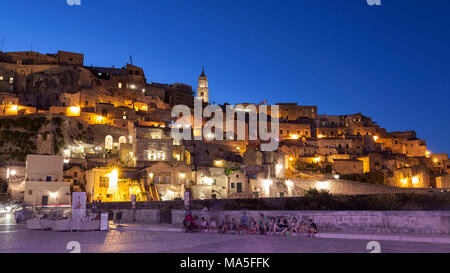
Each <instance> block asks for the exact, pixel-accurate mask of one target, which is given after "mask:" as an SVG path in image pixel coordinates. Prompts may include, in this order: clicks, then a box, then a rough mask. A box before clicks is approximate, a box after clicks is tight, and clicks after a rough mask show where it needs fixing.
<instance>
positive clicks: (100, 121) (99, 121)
mask: <svg viewBox="0 0 450 273" xmlns="http://www.w3.org/2000/svg"><path fill="white" fill-rule="evenodd" d="M95 121H97V122H98V123H102V122H103V117H102V116H97V117H96V118H95Z"/></svg>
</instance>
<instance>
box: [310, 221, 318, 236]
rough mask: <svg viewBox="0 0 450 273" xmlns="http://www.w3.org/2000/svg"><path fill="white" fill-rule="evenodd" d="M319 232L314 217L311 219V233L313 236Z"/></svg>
mask: <svg viewBox="0 0 450 273" xmlns="http://www.w3.org/2000/svg"><path fill="white" fill-rule="evenodd" d="M316 233H317V225H316V224H315V223H314V221H313V219H309V235H310V236H311V238H314V237H316V236H315V234H316Z"/></svg>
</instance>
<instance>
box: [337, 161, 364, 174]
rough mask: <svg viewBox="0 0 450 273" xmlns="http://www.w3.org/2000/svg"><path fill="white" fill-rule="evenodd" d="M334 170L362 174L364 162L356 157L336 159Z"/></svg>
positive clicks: (340, 172) (339, 172)
mask: <svg viewBox="0 0 450 273" xmlns="http://www.w3.org/2000/svg"><path fill="white" fill-rule="evenodd" d="M333 171H334V172H335V173H337V174H341V175H344V174H362V173H364V163H363V161H361V160H356V159H335V160H334V162H333Z"/></svg>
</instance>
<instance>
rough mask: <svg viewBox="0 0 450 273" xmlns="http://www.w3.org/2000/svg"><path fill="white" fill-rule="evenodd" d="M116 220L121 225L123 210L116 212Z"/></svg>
mask: <svg viewBox="0 0 450 273" xmlns="http://www.w3.org/2000/svg"><path fill="white" fill-rule="evenodd" d="M116 220H117V224H118V225H120V221H121V220H122V211H121V210H119V211H118V212H117V213H116Z"/></svg>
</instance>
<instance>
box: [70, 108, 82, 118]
mask: <svg viewBox="0 0 450 273" xmlns="http://www.w3.org/2000/svg"><path fill="white" fill-rule="evenodd" d="M68 110H69V114H70V115H74V116H79V115H80V112H81V109H80V107H78V106H70V107H69V108H68Z"/></svg>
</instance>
